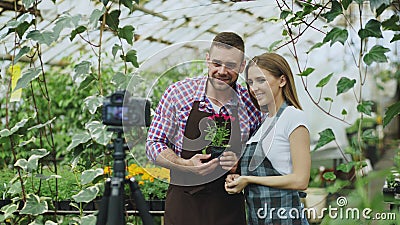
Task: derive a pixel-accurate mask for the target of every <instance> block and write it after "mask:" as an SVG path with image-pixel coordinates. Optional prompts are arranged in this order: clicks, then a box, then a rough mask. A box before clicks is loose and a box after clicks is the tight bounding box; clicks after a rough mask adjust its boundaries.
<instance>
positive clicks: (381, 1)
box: [369, 0, 390, 10]
mask: <svg viewBox="0 0 400 225" xmlns="http://www.w3.org/2000/svg"><path fill="white" fill-rule="evenodd" d="M369 4H370V7H371V10H374V9H376V8H378V7H380V6H381V5H390V0H369Z"/></svg>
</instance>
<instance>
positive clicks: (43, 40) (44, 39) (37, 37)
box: [26, 30, 56, 46]
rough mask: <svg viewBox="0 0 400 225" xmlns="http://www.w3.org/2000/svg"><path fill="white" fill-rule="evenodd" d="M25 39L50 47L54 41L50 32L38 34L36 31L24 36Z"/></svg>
mask: <svg viewBox="0 0 400 225" xmlns="http://www.w3.org/2000/svg"><path fill="white" fill-rule="evenodd" d="M26 38H28V39H32V40H34V41H37V42H39V43H40V44H46V45H48V46H50V45H51V43H52V42H53V41H55V40H56V38H55V36H54V33H53V32H50V31H43V33H40V31H38V30H33V31H31V32H29V33H28V34H27V35H26Z"/></svg>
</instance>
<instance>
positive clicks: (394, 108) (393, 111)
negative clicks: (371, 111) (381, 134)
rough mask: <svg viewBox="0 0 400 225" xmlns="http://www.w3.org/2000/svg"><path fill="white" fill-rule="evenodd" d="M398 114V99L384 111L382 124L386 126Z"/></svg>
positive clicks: (399, 111) (399, 106)
mask: <svg viewBox="0 0 400 225" xmlns="http://www.w3.org/2000/svg"><path fill="white" fill-rule="evenodd" d="M399 114H400V101H399V102H396V103H394V104H392V105H391V106H389V108H388V109H387V110H386V112H385V116H384V117H383V126H384V127H386V126H387V125H388V124H389V122H390V121H392V119H393V118H394V117H395V116H397V115H399Z"/></svg>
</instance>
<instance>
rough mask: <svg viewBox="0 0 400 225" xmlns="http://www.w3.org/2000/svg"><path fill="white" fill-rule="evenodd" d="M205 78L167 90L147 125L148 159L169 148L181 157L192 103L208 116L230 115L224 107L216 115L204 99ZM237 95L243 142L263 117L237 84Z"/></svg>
mask: <svg viewBox="0 0 400 225" xmlns="http://www.w3.org/2000/svg"><path fill="white" fill-rule="evenodd" d="M206 84H207V77H206V76H201V77H196V78H188V79H185V80H182V81H179V82H176V83H174V84H172V85H171V86H169V87H168V89H167V90H166V91H165V93H164V94H163V96H162V97H161V100H160V102H159V104H158V106H157V108H156V111H155V115H154V118H153V121H152V123H151V125H150V128H149V132H148V136H147V142H146V154H147V157H148V158H149V159H151V160H152V161H155V160H156V158H157V156H158V154H160V152H162V151H163V150H165V149H167V148H168V146H169V147H170V148H172V149H173V150H174V151H175V153H176V154H177V155H178V156H180V153H181V152H182V144H183V139H184V132H185V127H186V121H187V119H188V117H189V114H190V111H191V110H192V105H193V102H195V101H199V110H200V111H203V112H208V113H213V114H217V113H223V114H225V115H231V114H232V112H231V110H230V108H229V103H228V104H227V107H225V106H223V107H221V109H220V112H215V111H214V109H213V107H212V104H211V103H210V101H209V100H208V98H207V97H206V94H205V93H206ZM236 93H237V95H238V97H239V98H238V99H239V100H238V102H237V103H235V104H238V106H239V108H238V117H239V121H240V129H241V137H242V140H241V141H242V143H244V142H246V141H247V139H248V138H249V136H250V134H251V133H252V132H253V131H255V129H256V128H257V127H258V126H259V125H260V124H261V119H262V118H261V117H262V114H261V112H260V111H258V110H257V109H256V107H255V106H254V105H253V103H252V102H251V100H250V96H249V93H248V91H247V90H246V88H244V87H242V86H240V85H239V84H237V85H236Z"/></svg>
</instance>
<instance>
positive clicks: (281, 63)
mask: <svg viewBox="0 0 400 225" xmlns="http://www.w3.org/2000/svg"><path fill="white" fill-rule="evenodd" d="M255 65H256V66H257V67H259V68H261V69H264V70H267V71H268V72H270V73H271V74H272V75H273V76H274V77H277V78H279V77H281V76H282V75H284V76H286V85H285V86H283V97H284V98H285V100H286V102H287V103H288V104H289V105H293V106H294V107H296V108H298V109H302V108H301V105H300V102H299V99H298V97H297V92H296V86H295V84H294V78H293V73H292V70H291V69H290V66H289V63H288V62H287V61H286V59H285V58H283V57H282V56H281V55H279V54H276V53H269V52H267V53H264V54H262V55H258V56H255V57H254V58H253V59H252V60H251V61H250V62H249V63H248V64H247V66H246V68H245V71H244V72H245V76H246V80H247V75H248V71H249V68H250V67H251V66H255ZM253 97H254V96H253ZM252 99H253V98H252Z"/></svg>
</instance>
